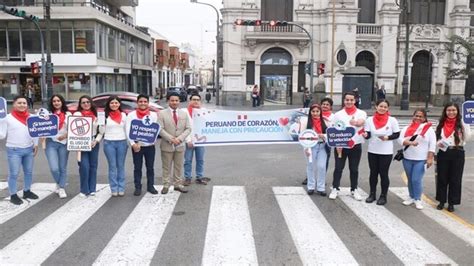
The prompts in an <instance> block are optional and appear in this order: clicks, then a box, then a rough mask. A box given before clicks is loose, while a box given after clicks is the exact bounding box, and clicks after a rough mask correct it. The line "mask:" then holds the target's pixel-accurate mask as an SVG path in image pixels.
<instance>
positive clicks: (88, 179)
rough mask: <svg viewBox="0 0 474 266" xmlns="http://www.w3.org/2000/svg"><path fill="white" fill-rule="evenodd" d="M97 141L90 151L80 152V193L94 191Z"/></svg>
mask: <svg viewBox="0 0 474 266" xmlns="http://www.w3.org/2000/svg"><path fill="white" fill-rule="evenodd" d="M99 148H100V146H99V143H97V144H96V145H95V147H94V148H93V149H92V150H91V151H83V152H81V161H80V162H79V175H80V176H81V179H80V181H81V193H83V194H86V195H89V194H90V193H91V192H94V193H95V190H96V185H97V165H98V163H99Z"/></svg>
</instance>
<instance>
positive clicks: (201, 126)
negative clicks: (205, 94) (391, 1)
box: [192, 108, 307, 146]
mask: <svg viewBox="0 0 474 266" xmlns="http://www.w3.org/2000/svg"><path fill="white" fill-rule="evenodd" d="M306 116H307V109H303V108H301V109H292V110H279V111H223V110H207V109H194V110H193V132H192V137H193V141H194V144H195V145H196V146H222V145H245V144H298V134H299V133H300V131H301V130H302V128H301V124H300V119H301V118H302V117H306Z"/></svg>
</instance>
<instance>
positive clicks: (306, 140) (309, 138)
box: [299, 129, 319, 148]
mask: <svg viewBox="0 0 474 266" xmlns="http://www.w3.org/2000/svg"><path fill="white" fill-rule="evenodd" d="M318 140H319V136H318V133H316V131H314V130H312V129H306V130H304V131H303V132H301V133H300V136H299V142H300V144H301V146H303V148H311V147H314V146H316V144H318Z"/></svg>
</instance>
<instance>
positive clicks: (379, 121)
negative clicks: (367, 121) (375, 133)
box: [373, 112, 390, 129]
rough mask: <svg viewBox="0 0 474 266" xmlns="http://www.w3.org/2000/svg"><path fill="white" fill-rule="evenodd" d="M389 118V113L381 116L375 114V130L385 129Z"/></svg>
mask: <svg viewBox="0 0 474 266" xmlns="http://www.w3.org/2000/svg"><path fill="white" fill-rule="evenodd" d="M389 116H390V114H389V113H388V112H386V113H385V114H379V113H378V112H375V114H374V119H373V121H374V126H375V129H379V128H382V127H384V126H385V125H386V124H387V122H388V117H389Z"/></svg>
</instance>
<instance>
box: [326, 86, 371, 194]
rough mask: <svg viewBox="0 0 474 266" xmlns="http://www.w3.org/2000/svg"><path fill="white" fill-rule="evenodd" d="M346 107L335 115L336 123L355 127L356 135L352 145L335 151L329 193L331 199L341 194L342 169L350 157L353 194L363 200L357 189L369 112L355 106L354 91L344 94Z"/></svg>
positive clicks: (334, 121)
mask: <svg viewBox="0 0 474 266" xmlns="http://www.w3.org/2000/svg"><path fill="white" fill-rule="evenodd" d="M343 99H344V107H343V109H342V110H340V111H338V112H337V113H336V114H335V115H334V120H333V123H334V124H341V125H344V126H346V127H353V128H354V129H355V132H356V133H355V135H354V136H353V137H352V139H351V147H349V148H337V149H336V151H337V152H335V153H334V158H335V167H334V174H333V182H332V190H331V194H329V198H330V199H336V198H337V196H338V194H339V185H340V183H341V177H342V171H343V170H344V167H345V164H346V159H349V171H350V180H351V194H352V196H353V197H354V199H355V200H362V196H361V195H360V193H359V191H358V190H357V186H358V180H359V163H360V157H361V155H362V145H361V143H363V142H364V138H363V137H362V133H363V129H364V128H363V127H364V123H365V120H366V119H367V114H366V113H365V112H364V111H362V110H360V109H358V108H357V107H356V106H355V103H356V96H355V94H354V93H352V92H346V93H345V94H344V97H343Z"/></svg>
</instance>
